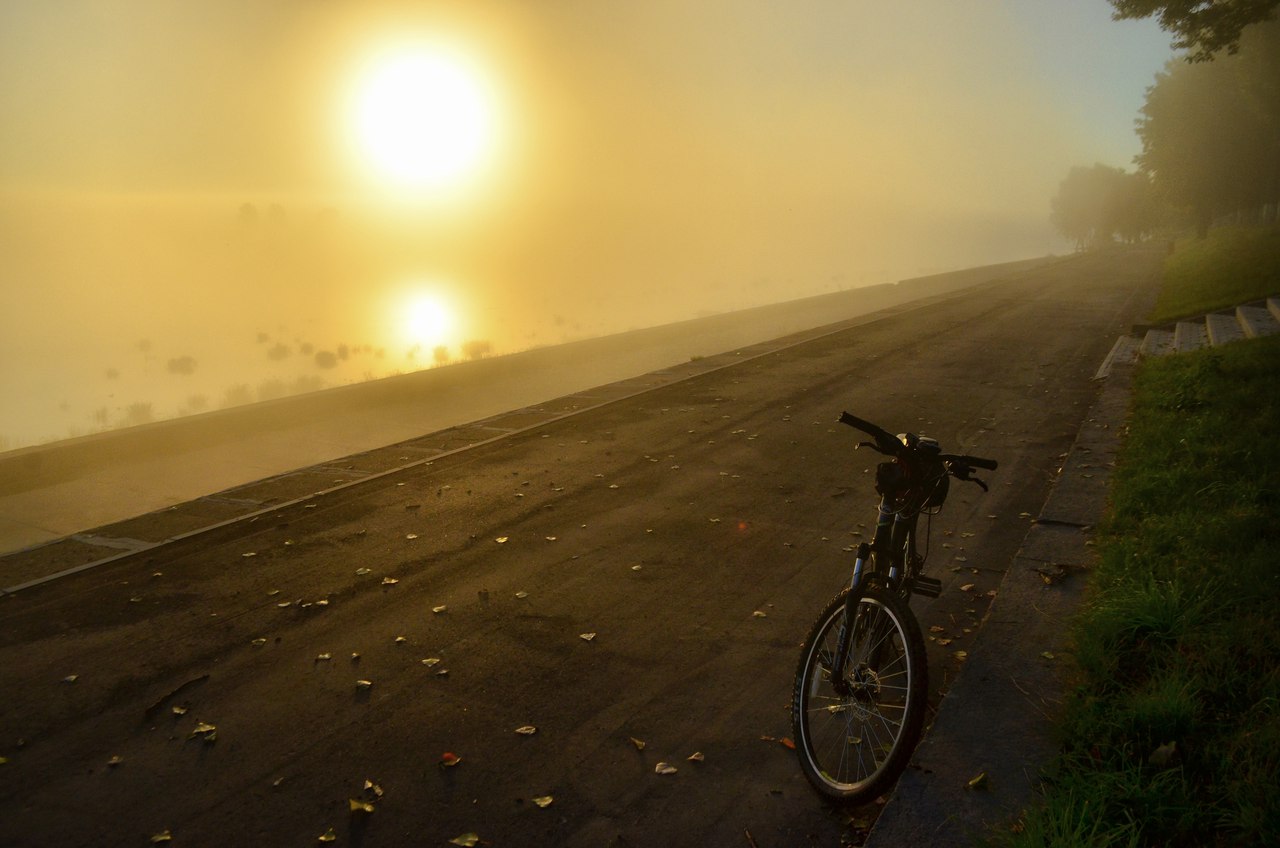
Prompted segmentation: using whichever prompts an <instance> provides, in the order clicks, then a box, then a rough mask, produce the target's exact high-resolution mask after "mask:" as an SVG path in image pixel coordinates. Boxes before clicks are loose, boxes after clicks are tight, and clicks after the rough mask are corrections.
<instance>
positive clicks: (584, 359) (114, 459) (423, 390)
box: [0, 258, 1054, 552]
mask: <svg viewBox="0 0 1280 848" xmlns="http://www.w3.org/2000/svg"><path fill="white" fill-rule="evenodd" d="M1050 261H1054V260H1053V259H1052V258H1042V259H1034V260H1025V261H1020V262H1011V263H1005V264H1001V265H993V266H987V267H983V268H974V269H967V270H964V271H957V272H952V273H947V274H939V275H934V276H929V277H921V278H916V279H912V280H905V281H902V282H900V283H895V284H885V285H879V286H871V287H868V288H863V289H854V290H849V291H842V292H836V293H832V294H826V295H819V296H815V297H809V298H804V299H800V300H795V301H790V302H786V303H781V304H774V305H770V306H763V307H757V308H754V309H749V310H743V311H739V312H732V313H725V314H721V315H715V316H710V317H704V318H698V319H694V320H690V321H685V322H681V323H677V324H670V325H665V326H660V327H652V328H647V329H642V330H636V331H632V332H629V333H623V334H618V335H614V336H607V337H602V338H596V339H588V340H583V341H578V342H572V343H568V344H563V345H557V346H554V347H545V348H537V349H534V350H529V351H525V352H522V353H517V354H511V355H507V356H499V357H492V358H488V359H482V360H476V361H471V362H465V363H459V364H457V365H453V366H449V367H445V368H435V369H430V370H427V371H420V372H417V373H413V374H406V375H401V376H398V377H391V378H386V379H383V380H378V381H373V382H369V383H362V384H357V385H351V386H344V387H340V388H335V389H330V390H326V391H322V392H316V393H314V394H309V395H302V396H297V397H292V398H284V399H280V400H276V401H270V402H265V403H258V404H251V405H248V406H243V407H237V408H233V409H226V410H219V411H215V412H210V413H206V414H202V415H196V416H190V417H187V418H181V419H174V420H170V421H161V422H156V423H153V424H148V425H143V426H140V427H134V428H130V429H127V430H117V431H110V432H104V433H99V434H94V435H91V436H86V437H82V438H78V439H70V440H66V441H62V442H56V443H52V444H48V445H41V446H37V447H31V448H24V449H20V450H15V451H9V452H6V453H3V454H0V552H3V551H12V550H16V549H19V548H22V547H27V546H31V545H35V544H40V543H42V542H46V541H50V540H53V539H57V538H61V537H64V536H68V535H70V534H73V533H76V532H79V531H82V530H84V529H86V528H90V527H95V526H98V525H101V524H105V523H108V522H110V521H116V520H120V519H122V518H126V517H129V516H132V515H136V514H139V513H142V512H146V511H149V510H154V509H158V508H162V507H166V506H169V505H172V504H175V503H180V502H182V501H186V500H189V499H192V498H195V497H199V496H201V495H205V494H208V493H211V492H216V491H221V490H223V489H227V488H230V487H232V486H236V485H241V484H243V483H246V482H250V481H253V480H257V479H261V478H264V477H267V476H270V475H273V474H280V473H283V472H286V471H289V470H291V469H295V468H300V467H303V466H308V465H314V464H316V463H323V462H326V461H329V460H332V459H336V458H339V457H342V456H347V455H350V454H353V453H357V452H360V451H365V450H370V449H372V448H375V447H380V446H383V445H387V444H392V443H395V442H398V441H402V440H405V439H410V438H414V437H417V436H421V435H422V434H424V433H430V432H434V431H436V430H441V429H444V428H447V427H452V426H456V425H458V424H461V423H465V422H468V421H474V420H478V419H481V418H484V417H486V416H491V415H496V414H498V413H501V412H505V411H508V410H512V409H519V408H522V407H525V406H528V405H531V404H535V403H539V402H542V401H545V400H547V399H550V398H554V397H559V396H563V395H566V394H571V393H574V392H581V391H584V390H586V389H590V388H591V387H593V386H601V385H605V384H608V383H611V382H614V381H617V380H623V379H627V378H630V377H634V376H636V375H639V374H645V373H649V372H653V371H657V370H661V369H664V368H670V367H672V366H674V365H677V364H679V363H682V362H688V361H689V360H690V359H696V358H699V357H704V356H712V355H715V354H719V353H722V352H725V351H731V350H734V349H736V348H740V347H743V346H746V345H751V344H756V343H759V342H761V341H764V340H768V339H773V338H779V337H782V336H786V335H789V334H792V333H796V332H800V331H805V330H810V329H812V328H815V327H823V326H826V325H830V324H833V323H836V322H839V321H844V320H848V319H851V318H855V317H858V316H863V315H869V314H871V313H875V312H877V311H880V310H885V309H892V308H895V307H901V306H903V305H904V304H908V303H911V302H913V301H918V300H921V299H925V298H930V297H934V296H939V295H946V294H949V293H953V292H956V291H959V290H962V289H965V288H968V287H971V286H975V285H979V284H982V283H986V282H990V281H993V280H997V279H1001V278H1004V277H1006V276H1009V275H1011V274H1016V273H1018V272H1020V271H1023V270H1027V269H1030V268H1032V267H1036V266H1038V265H1041V264H1043V263H1045V262H1050Z"/></svg>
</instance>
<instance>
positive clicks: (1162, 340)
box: [1141, 330, 1173, 356]
mask: <svg viewBox="0 0 1280 848" xmlns="http://www.w3.org/2000/svg"><path fill="white" fill-rule="evenodd" d="M1172 352H1173V333H1172V332H1171V331H1169V330H1147V334H1146V335H1145V336H1144V337H1143V339H1142V348H1141V353H1142V355H1143V356H1165V355H1167V354H1169V353H1172Z"/></svg>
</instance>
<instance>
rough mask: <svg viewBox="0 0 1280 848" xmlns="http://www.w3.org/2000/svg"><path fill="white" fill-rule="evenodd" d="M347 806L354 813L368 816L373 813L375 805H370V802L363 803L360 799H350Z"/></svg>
mask: <svg viewBox="0 0 1280 848" xmlns="http://www.w3.org/2000/svg"><path fill="white" fill-rule="evenodd" d="M347 806H348V807H349V808H350V809H351V812H352V813H361V814H365V815H367V814H369V813H372V812H373V804H370V803H369V802H368V801H361V800H360V799H359V798H348V799H347Z"/></svg>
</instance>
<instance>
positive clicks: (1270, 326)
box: [1236, 306, 1280, 339]
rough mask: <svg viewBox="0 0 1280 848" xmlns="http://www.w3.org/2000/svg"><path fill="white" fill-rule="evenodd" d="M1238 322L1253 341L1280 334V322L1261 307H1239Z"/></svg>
mask: <svg viewBox="0 0 1280 848" xmlns="http://www.w3.org/2000/svg"><path fill="white" fill-rule="evenodd" d="M1236 320H1237V321H1238V322H1239V323H1240V328H1241V329H1242V330H1243V331H1244V334H1245V335H1246V336H1248V337H1249V338H1251V339H1256V338H1261V337H1262V336H1271V335H1275V334H1276V333H1280V320H1276V317H1275V316H1274V315H1272V314H1271V313H1270V312H1268V311H1267V310H1266V309H1263V308H1262V307H1261V306H1237V307H1236Z"/></svg>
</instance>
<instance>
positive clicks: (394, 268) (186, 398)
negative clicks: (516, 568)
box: [0, 0, 1170, 448]
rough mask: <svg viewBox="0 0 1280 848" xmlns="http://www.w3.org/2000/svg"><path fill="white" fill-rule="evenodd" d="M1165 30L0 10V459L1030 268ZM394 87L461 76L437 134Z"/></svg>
mask: <svg viewBox="0 0 1280 848" xmlns="http://www.w3.org/2000/svg"><path fill="white" fill-rule="evenodd" d="M1168 42H1169V39H1168V37H1167V36H1166V35H1165V34H1164V33H1162V32H1160V31H1159V29H1158V28H1157V27H1156V26H1155V24H1154V23H1152V22H1150V21H1145V22H1114V21H1112V20H1110V6H1109V4H1108V3H1107V2H1105V0H1071V2H1061V0H967V2H955V0H917V1H916V2H911V3H898V4H894V3H869V2H862V0H845V2H837V0H808V2H806V0H787V2H782V0H777V2H761V1H760V0H719V2H716V1H715V0H699V2H687V1H686V0H678V1H677V0H672V2H657V1H655V0H647V2H643V3H639V2H622V0H618V2H610V1H609V0H537V2H533V1H532V0H530V2H523V3H521V2H515V0H504V2H492V3H486V2H467V3H430V2H336V0H329V2H326V1H325V0H272V1H271V2H261V0H187V1H186V2H180V3H179V2H168V1H167V0H152V2H146V1H145V0H0V281H2V282H0V285H2V286H3V290H2V291H3V296H4V299H5V301H6V302H7V303H6V307H7V308H5V309H4V310H0V394H3V395H5V396H6V400H5V403H4V404H2V405H0V406H3V408H4V409H5V410H6V411H7V412H6V416H5V417H4V418H3V419H0V439H4V438H6V435H7V434H12V435H8V438H9V439H10V443H9V444H10V446H12V444H15V443H21V442H23V441H27V440H30V439H32V438H44V437H45V436H37V435H33V434H34V433H35V432H36V431H39V433H52V434H53V435H58V436H64V435H66V434H67V432H79V431H83V430H91V429H93V428H94V427H96V426H101V425H102V424H103V422H104V421H105V422H106V423H113V422H118V421H119V420H121V416H123V415H124V414H125V412H126V411H127V408H128V406H129V405H130V404H136V403H146V402H151V403H153V404H154V413H155V414H156V415H168V414H172V413H173V412H174V411H176V408H177V407H178V406H183V407H184V408H187V409H197V408H200V407H201V406H202V405H204V406H207V407H208V408H216V407H217V406H219V405H220V404H221V403H222V402H223V401H224V400H226V399H227V398H224V393H226V392H227V391H228V390H229V389H231V388H232V387H234V386H235V385H239V384H245V385H246V386H247V390H248V391H249V392H250V393H251V394H254V393H256V394H258V395H261V396H266V395H268V394H270V393H273V392H276V391H278V390H279V383H280V382H285V383H289V384H291V385H292V384H293V383H295V382H297V381H298V379H299V378H302V382H301V383H299V384H298V385H299V386H305V385H307V382H306V381H307V380H308V379H309V380H311V381H312V383H314V380H315V379H316V378H319V379H323V380H325V381H327V382H328V383H330V384H332V383H335V382H342V381H344V380H350V379H360V378H363V377H367V376H380V375H382V374H385V373H388V372H390V371H394V370H397V369H405V368H413V367H420V366H422V365H424V364H428V363H429V361H430V350H431V348H432V347H435V346H437V345H446V346H447V347H448V351H447V353H448V355H449V356H450V358H456V357H457V356H459V355H460V345H461V343H462V342H463V341H465V340H467V339H487V340H491V341H492V342H493V344H494V348H495V349H496V350H513V349H517V348H520V347H527V346H529V345H531V344H546V343H553V342H556V341H560V340H563V339H565V338H571V337H575V336H582V335H593V334H597V333H600V332H615V331H618V330H621V329H625V328H628V327H632V326H642V325H646V324H652V323H659V322H666V321H672V320H679V319H681V318H684V317H689V316H691V315H694V314H698V313H705V312H712V311H720V310H725V309H733V308H740V307H742V306H746V305H753V304H757V303H762V302H769V301H776V300H783V299H788V298H792V297H800V296H804V295H807V294H813V293H818V292H824V291H830V290H831V289H833V288H846V287H852V286H860V285H868V284H872V283H879V282H885V281H891V280H895V279H898V278H901V277H906V276H911V275H914V274H919V273H927V272H932V271H940V270H948V269H952V268H958V267H965V266H970V265H976V264H983V263H987V262H995V261H1002V260H1006V259H1014V258H1023V257H1028V256H1035V255H1042V254H1045V253H1049V252H1057V251H1063V250H1065V249H1066V248H1067V246H1066V245H1065V244H1064V243H1063V242H1062V241H1061V240H1060V239H1059V238H1058V237H1057V236H1056V235H1055V234H1054V233H1053V232H1052V230H1051V228H1050V227H1049V224H1048V204H1049V198H1050V197H1051V196H1052V194H1053V193H1054V191H1055V190H1056V187H1057V184H1058V182H1059V181H1060V180H1061V179H1062V178H1063V177H1064V176H1065V175H1066V172H1067V171H1068V169H1069V168H1070V167H1071V166H1073V165H1088V164H1092V163H1094V162H1104V163H1107V164H1111V165H1117V166H1125V167H1128V166H1130V164H1131V160H1132V158H1133V156H1134V155H1135V154H1136V153H1137V152H1138V150H1139V145H1138V142H1137V139H1136V136H1135V135H1134V132H1133V121H1134V119H1135V117H1136V115H1137V111H1138V108H1139V107H1140V106H1141V104H1142V102H1143V94H1144V90H1145V88H1146V87H1147V86H1148V85H1150V84H1151V82H1152V81H1153V78H1154V75H1155V73H1156V72H1157V71H1158V70H1159V69H1160V68H1161V66H1162V65H1163V63H1164V62H1165V61H1166V60H1167V59H1168V58H1169V57H1170V50H1169V47H1168ZM397 57H399V58H397ZM405 57H409V58H408V59H407V60H406V61H407V63H408V64H406V63H405V61H401V64H400V65H399V66H396V65H395V62H396V61H400V60H405ZM415 57H416V58H415ZM423 57H428V58H426V59H424V58H423ZM430 57H435V58H430ZM440 57H443V58H440ZM414 62H417V63H418V64H416V65H415V64H414ZM433 62H434V63H435V64H432V63H433ZM437 66H438V67H437ZM396 68H399V70H400V71H404V69H405V68H408V69H409V70H408V71H405V73H407V74H408V75H409V77H410V78H413V79H417V80H419V83H420V84H419V88H422V87H424V86H426V87H432V86H435V85H436V83H435V82H431V84H430V85H426V83H422V82H421V81H422V80H442V81H441V82H439V87H440V88H441V89H442V90H443V89H449V90H450V91H452V90H453V89H452V88H451V86H453V85H454V83H453V82H450V80H454V79H455V78H457V79H460V80H461V83H458V85H459V86H460V88H458V89H457V92H455V93H453V94H449V95H448V97H447V98H446V100H445V101H432V103H434V104H436V105H431V106H429V107H421V108H420V109H419V111H422V110H423V109H425V110H426V111H429V112H432V115H435V116H437V117H439V116H447V120H446V119H445V118H444V117H439V122H438V123H443V124H447V126H445V127H443V128H441V127H440V126H437V125H431V126H427V127H426V128H425V129H424V128H423V127H422V126H419V125H415V124H412V123H405V121H406V120H408V118H407V117H406V116H411V115H412V114H413V113H414V110H415V108H419V106H420V104H421V101H418V100H414V99H413V98H412V97H410V95H409V94H408V93H406V89H405V88H404V87H403V86H401V87H400V88H396V87H395V86H392V87H390V88H386V87H384V88H382V89H377V84H376V81H377V80H381V79H386V78H389V77H394V73H392V70H395V69H396ZM433 68H435V69H436V70H432V69H433ZM441 69H442V70H441ZM432 73H436V74H437V76H435V77H432V76H430V75H431V74H432ZM414 74H418V76H417V77H413V75H414ZM379 75H381V76H379ZM424 75H425V76H424ZM402 76H403V75H402ZM375 89H377V91H378V92H379V93H378V95H377V96H375V95H374V94H373V93H371V92H374V91H375ZM379 98H381V99H379ZM379 110H380V111H379ZM432 110H440V111H432ZM428 117H430V116H428ZM428 123H429V121H428ZM468 127H470V128H471V129H470V130H468V129H467V128H468ZM468 133H470V134H468ZM406 139H408V143H406ZM437 144H439V145H440V146H437ZM455 160H456V161H455ZM433 169H434V170H433ZM246 204H252V209H251V210H243V207H245V205H246ZM415 344H417V345H421V346H422V350H420V351H418V352H417V354H416V355H415V358H414V359H407V358H406V353H407V351H408V350H409V349H411V348H412V347H413V345H415ZM273 349H274V350H275V351H276V355H275V356H274V357H272V356H269V355H268V352H269V351H271V350H273ZM325 351H328V352H330V353H333V354H335V355H337V354H338V353H342V354H343V355H342V356H341V357H340V359H339V361H338V363H337V365H334V364H333V362H328V363H326V364H324V365H318V364H317V363H316V362H315V361H313V359H314V356H315V354H316V353H322V352H325ZM379 351H381V355H379V353H378V352H379ZM361 356H363V357H364V359H360V357H361ZM174 362H178V363H179V364H178V365H176V366H175V365H173V363H174ZM182 363H185V364H182ZM131 378H134V379H135V381H134V382H130V379H131ZM264 381H276V382H275V383H273V384H272V386H271V387H270V388H269V389H268V388H267V387H266V386H265V382H264ZM15 395H16V396H18V397H19V398H20V400H19V401H17V402H13V401H12V397H13V396H15ZM201 396H202V397H203V398H204V399H203V400H199V399H198V398H199V397H201ZM239 397H241V398H242V399H243V397H244V392H240V393H239ZM50 421H53V422H54V423H53V424H50V423H49V422H50ZM4 445H5V443H4V442H3V441H0V448H3V447H4Z"/></svg>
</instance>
